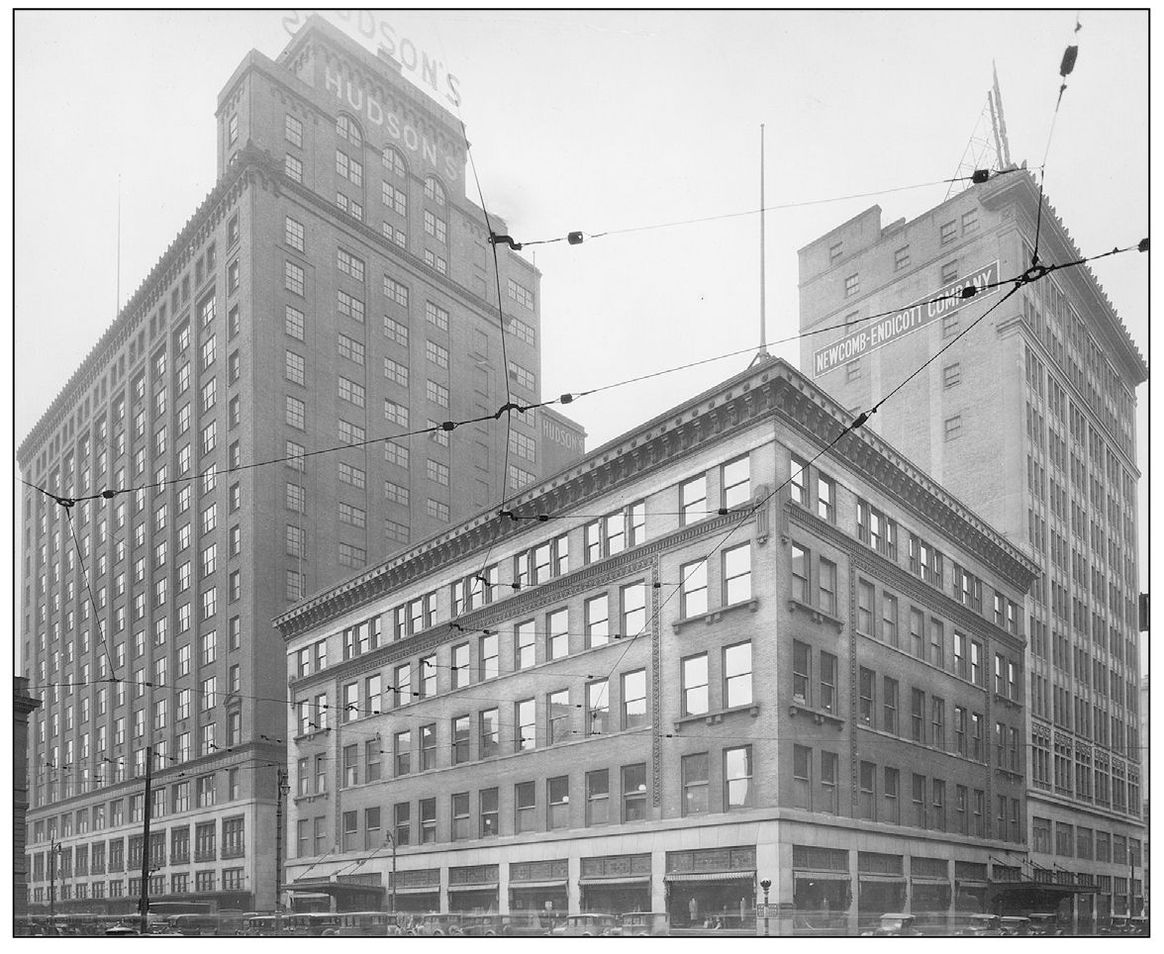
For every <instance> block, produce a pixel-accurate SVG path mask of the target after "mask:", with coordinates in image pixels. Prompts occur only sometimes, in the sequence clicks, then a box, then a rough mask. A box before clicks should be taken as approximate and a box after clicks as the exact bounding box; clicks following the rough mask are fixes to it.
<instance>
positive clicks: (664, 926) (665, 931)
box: [617, 911, 671, 937]
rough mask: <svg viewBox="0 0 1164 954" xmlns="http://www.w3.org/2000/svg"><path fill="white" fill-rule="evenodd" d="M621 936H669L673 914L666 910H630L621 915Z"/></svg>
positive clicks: (619, 931)
mask: <svg viewBox="0 0 1164 954" xmlns="http://www.w3.org/2000/svg"><path fill="white" fill-rule="evenodd" d="M618 920H619V924H618V929H617V932H618V934H619V936H620V937H668V936H669V935H670V933H671V916H670V915H669V914H667V912H666V911H628V912H627V913H625V914H622V915H620V916H619V919H618Z"/></svg>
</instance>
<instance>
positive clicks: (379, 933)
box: [323, 911, 404, 937]
mask: <svg viewBox="0 0 1164 954" xmlns="http://www.w3.org/2000/svg"><path fill="white" fill-rule="evenodd" d="M337 918H338V923H336V924H332V925H329V926H328V927H327V928H325V929H324V932H323V936H324V937H394V936H397V935H399V934H402V933H404V932H402V931H401V930H400V928H399V927H397V926H396V919H395V918H394V917H393V916H392V915H391V914H387V913H385V912H384V911H343V912H341V913H339V914H338V915H337Z"/></svg>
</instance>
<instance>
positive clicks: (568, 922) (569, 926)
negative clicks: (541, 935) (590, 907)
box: [550, 914, 618, 937]
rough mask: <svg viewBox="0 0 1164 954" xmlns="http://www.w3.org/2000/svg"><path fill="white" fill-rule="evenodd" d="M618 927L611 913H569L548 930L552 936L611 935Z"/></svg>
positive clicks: (616, 920)
mask: <svg viewBox="0 0 1164 954" xmlns="http://www.w3.org/2000/svg"><path fill="white" fill-rule="evenodd" d="M617 928H618V919H617V918H616V917H615V916H614V915H613V914H571V915H570V916H569V917H567V918H565V919H564V920H562V921H559V922H558V923H557V924H555V925H554V927H553V928H552V929H551V930H550V934H551V935H552V936H553V937H611V936H612V934H613V933H614V932H615V931H616V930H617Z"/></svg>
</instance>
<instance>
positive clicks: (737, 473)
mask: <svg viewBox="0 0 1164 954" xmlns="http://www.w3.org/2000/svg"><path fill="white" fill-rule="evenodd" d="M751 463H752V462H751V458H749V457H746V456H745V457H739V458H736V459H735V460H733V461H729V462H728V463H726V464H724V465H723V472H722V481H723V505H724V507H725V508H727V509H730V508H732V507H738V506H740V505H742V504H745V503H747V501H748V500H750V499H751V496H752V490H751V472H752V467H751Z"/></svg>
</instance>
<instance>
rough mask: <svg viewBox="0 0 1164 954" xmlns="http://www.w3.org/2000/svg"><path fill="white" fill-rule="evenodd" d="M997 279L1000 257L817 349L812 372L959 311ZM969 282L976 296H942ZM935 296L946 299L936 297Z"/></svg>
mask: <svg viewBox="0 0 1164 954" xmlns="http://www.w3.org/2000/svg"><path fill="white" fill-rule="evenodd" d="M997 281H998V261H997V260H995V261H993V262H991V263H990V264H989V265H985V266H983V267H982V268H980V269H978V270H977V271H976V272H972V273H971V274H969V275H967V276H965V277H963V278H959V279H956V280H955V281H952V282H950V283H949V284H948V285H944V286H942V287H941V288H939V289H938V290H937V292H935V293H934V294H932V295H926V296H925V298H923V299H921V300H920V301H916V302H914V303H913V304H912V305H907V306H906V307H905V308H903V309H901V311H898V312H894V313H893V314H892V315H888V316H887V317H885V318H879V319H876V320H873V321H870V322H869V323H868V324H867V325H864V326H862V327H861V328H860V329H859V330H857V331H853V332H850V333H849V334H847V335H845V336H844V337H843V338H838V339H837V340H836V341H834V342H832V343H831V344H827V345H825V346H824V347H823V348H820V349H819V350H818V351H816V352H815V353H814V354H813V356H812V373H813V376H814V377H819V376H820V375H822V374H825V373H826V372H828V371H832V370H833V368H835V367H837V366H838V365H842V364H846V363H847V362H849V361H852V360H854V359H855V358H859V357H861V356H862V355H866V354H869V352H871V351H876V350H877V349H878V348H881V347H883V346H885V345H887V344H890V343H891V342H893V341H897V340H898V339H899V338H903V337H904V336H905V335H908V334H910V333H912V332H914V331H917V330H918V329H919V328H924V327H925V326H926V325H928V324H930V323H931V322H933V321H936V320H937V319H939V318H942V317H944V316H945V315H949V314H951V313H952V312H955V311H957V310H958V309H959V308H961V307H962V306H963V305H965V304H966V302H967V301H978V299H979V298H980V297H982V296H983V295H989V294H992V293H993V292H994V291H995V290H996V289H995V288H994V287H992V286H994V284H995V283H996V282H997ZM967 285H974V286H975V287H976V288H977V289H978V294H977V295H976V296H975V297H974V298H969V299H966V298H943V296H945V295H954V294H955V293H957V292H958V291H959V290H960V289H962V288H965V287H966V286H967ZM934 298H943V300H941V301H933V300H932V299H934Z"/></svg>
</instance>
